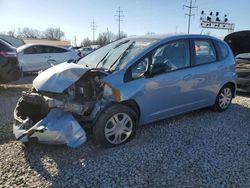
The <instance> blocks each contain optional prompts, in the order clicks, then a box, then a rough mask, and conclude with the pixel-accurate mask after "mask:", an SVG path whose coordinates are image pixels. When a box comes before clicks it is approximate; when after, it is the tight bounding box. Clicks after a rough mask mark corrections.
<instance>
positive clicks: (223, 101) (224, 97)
mask: <svg viewBox="0 0 250 188" xmlns="http://www.w3.org/2000/svg"><path fill="white" fill-rule="evenodd" d="M232 98H233V89H232V86H231V85H229V84H227V85H225V86H224V87H223V88H221V90H220V92H219V93H218V96H217V98H216V101H215V104H214V106H213V110H214V111H218V112H222V111H225V110H226V109H227V108H228V107H229V106H230V104H231V101H232Z"/></svg>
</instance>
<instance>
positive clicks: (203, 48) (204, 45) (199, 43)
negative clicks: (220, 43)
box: [194, 40, 216, 65]
mask: <svg viewBox="0 0 250 188" xmlns="http://www.w3.org/2000/svg"><path fill="white" fill-rule="evenodd" d="M194 46H195V59H196V65H201V64H205V63H211V62H214V61H216V52H215V49H214V46H213V44H212V42H211V41H209V40H195V41H194Z"/></svg>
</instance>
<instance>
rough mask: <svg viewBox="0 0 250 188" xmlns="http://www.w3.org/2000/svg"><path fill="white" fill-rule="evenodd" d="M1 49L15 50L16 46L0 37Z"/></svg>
mask: <svg viewBox="0 0 250 188" xmlns="http://www.w3.org/2000/svg"><path fill="white" fill-rule="evenodd" d="M0 50H8V51H14V50H15V47H13V46H11V45H10V44H9V43H7V42H5V41H4V40H1V39H0Z"/></svg>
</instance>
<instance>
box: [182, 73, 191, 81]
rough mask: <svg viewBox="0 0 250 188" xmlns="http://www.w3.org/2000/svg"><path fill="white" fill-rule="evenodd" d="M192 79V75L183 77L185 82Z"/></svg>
mask: <svg viewBox="0 0 250 188" xmlns="http://www.w3.org/2000/svg"><path fill="white" fill-rule="evenodd" d="M191 78H192V75H191V74H188V75H185V76H184V77H183V80H191Z"/></svg>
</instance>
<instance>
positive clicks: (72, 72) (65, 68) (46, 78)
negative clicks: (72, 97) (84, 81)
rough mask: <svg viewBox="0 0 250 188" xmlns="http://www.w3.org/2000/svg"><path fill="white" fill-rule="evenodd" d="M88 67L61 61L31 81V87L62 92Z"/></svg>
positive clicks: (38, 89)
mask: <svg viewBox="0 0 250 188" xmlns="http://www.w3.org/2000/svg"><path fill="white" fill-rule="evenodd" d="M88 70H89V69H88V68H85V67H84V66H83V65H78V64H75V63H67V62H65V63H61V64H59V65H56V66H53V67H51V68H49V69H47V70H45V71H44V72H42V73H41V74H39V75H38V76H37V77H36V78H35V79H34V81H33V87H34V88H35V89H36V90H37V91H46V92H52V93H62V92H63V91H64V90H65V89H67V88H68V87H69V86H71V85H72V84H73V83H75V82H76V81H77V80H79V79H80V78H81V77H82V76H83V75H84V74H85V73H86V72H87V71H88Z"/></svg>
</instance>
